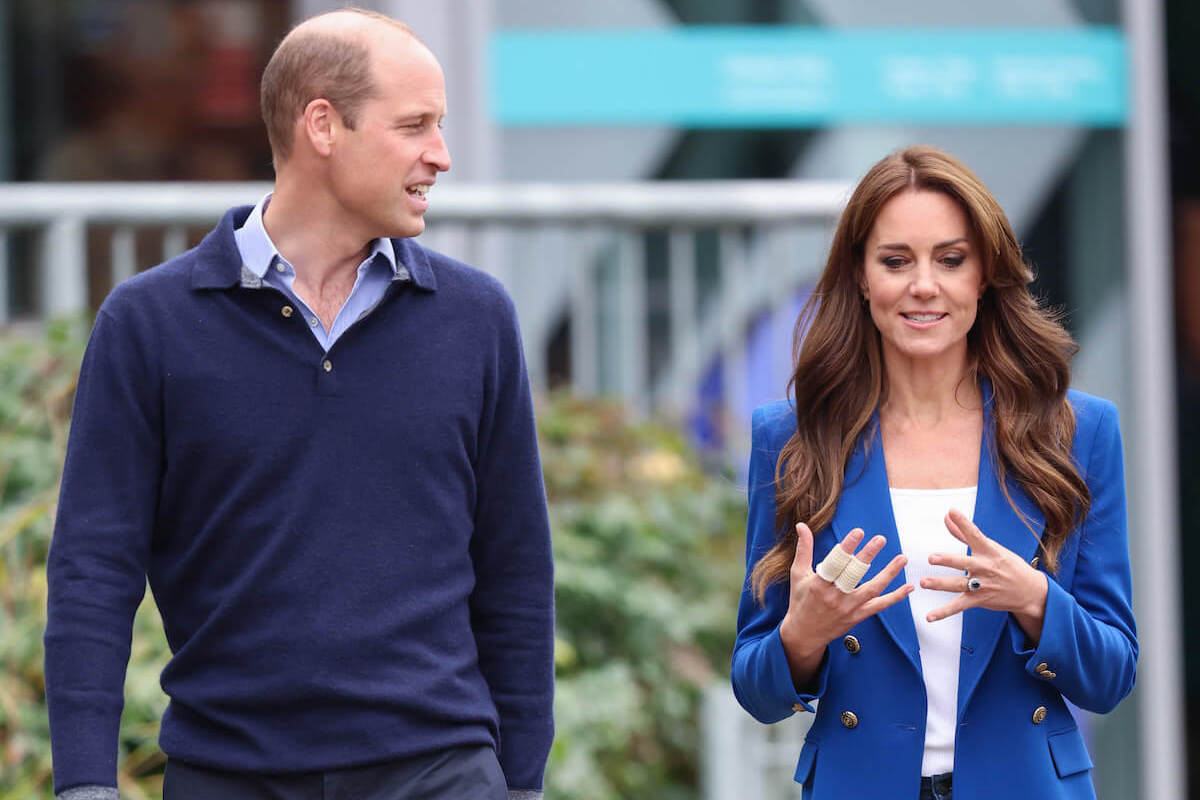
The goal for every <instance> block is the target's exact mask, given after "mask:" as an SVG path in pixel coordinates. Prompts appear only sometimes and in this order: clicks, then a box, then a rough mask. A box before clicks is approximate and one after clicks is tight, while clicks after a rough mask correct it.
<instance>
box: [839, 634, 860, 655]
mask: <svg viewBox="0 0 1200 800" xmlns="http://www.w3.org/2000/svg"><path fill="white" fill-rule="evenodd" d="M842 644H844V645H846V650H847V651H849V652H851V653H857V652H858V651H859V650H861V649H862V647H861V646H860V645H859V643H858V639H857V638H856V637H854V636H847V637H846V638H845V639H842Z"/></svg>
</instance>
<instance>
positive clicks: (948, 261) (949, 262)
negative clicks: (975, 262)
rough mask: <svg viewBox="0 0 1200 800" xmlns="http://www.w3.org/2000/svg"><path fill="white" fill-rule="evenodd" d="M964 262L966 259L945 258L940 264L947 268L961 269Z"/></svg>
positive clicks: (957, 257) (959, 257)
mask: <svg viewBox="0 0 1200 800" xmlns="http://www.w3.org/2000/svg"><path fill="white" fill-rule="evenodd" d="M964 261H966V259H965V258H963V257H962V256H946V257H945V258H943V259H942V263H943V264H945V265H946V266H947V267H961V266H962V265H963V262H964Z"/></svg>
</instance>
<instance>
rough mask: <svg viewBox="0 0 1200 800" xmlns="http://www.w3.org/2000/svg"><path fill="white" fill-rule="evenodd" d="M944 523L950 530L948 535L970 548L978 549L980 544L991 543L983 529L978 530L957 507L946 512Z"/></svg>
mask: <svg viewBox="0 0 1200 800" xmlns="http://www.w3.org/2000/svg"><path fill="white" fill-rule="evenodd" d="M945 523H946V530H948V531H950V535H951V536H953V537H954V538H955V539H958V540H959V541H960V542H963V543H964V544H966V545H967V546H968V547H970V548H971V549H972V550H978V549H979V548H980V547H981V546H983V547H986V546H987V545H989V544H991V541H992V540H991V539H989V538H988V537H987V536H985V535H984V533H983V531H981V530H979V528H978V527H976V525H975V523H974V522H972V521H971V520H970V518H969V517H967V515H966V514H964V513H962V512H961V511H959V510H958V509H957V508H952V509H950V511H949V513H947V514H946V519H945Z"/></svg>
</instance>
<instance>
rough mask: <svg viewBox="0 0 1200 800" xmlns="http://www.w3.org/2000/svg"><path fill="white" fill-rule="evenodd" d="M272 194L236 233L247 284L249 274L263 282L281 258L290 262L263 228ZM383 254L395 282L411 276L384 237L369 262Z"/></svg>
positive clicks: (374, 246)
mask: <svg viewBox="0 0 1200 800" xmlns="http://www.w3.org/2000/svg"><path fill="white" fill-rule="evenodd" d="M272 194H273V192H267V194H266V195H265V196H264V197H263V199H262V200H259V201H258V204H257V205H256V206H254V209H253V210H252V211H251V212H250V216H248V217H246V221H245V222H244V223H242V227H240V228H237V229H235V230H234V232H233V238H234V241H235V242H236V243H237V248H238V252H240V253H241V255H242V266H243V278H244V279H243V283H246V282H247V279H249V277H250V276H249V275H245V272H246V271H249V272H250V273H251V275H253V276H254V277H255V278H257V279H258V281H259V282H260V283H261V281H262V280H263V279H264V278H265V277H266V275H267V270H269V269H270V268H271V265H272V264H274V263H275V259H277V258H278V259H279V260H281V261H283V262H284V263H285V264H287V263H288V261H287V259H286V258H284V257H283V256H281V255H280V254H279V250H278V248H276V247H275V243H274V242H272V241H271V237H270V236H269V235H268V234H267V229H266V226H265V225H263V212H264V211H266V209H267V204H268V203H270V202H271V195H272ZM379 255H382V256H383V258H384V260H386V261H387V263H388V267H389V268H390V269H391V272H392V278H393V279H405V278H407V277H408V274H407V270H404V271H403V274H402V268H401V267H400V265H399V264H398V263H397V261H396V249H395V247H393V246H392V240H391V239H385V238H380V239H375V240H374V241H372V242H371V251H370V252H369V253H367V258H366V261H368V262H369V261H372V260H373V259H374V258H375V257H376V256H379ZM289 266H290V264H289Z"/></svg>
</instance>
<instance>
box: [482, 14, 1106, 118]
mask: <svg viewBox="0 0 1200 800" xmlns="http://www.w3.org/2000/svg"><path fill="white" fill-rule="evenodd" d="M491 59H492V63H491V77H492V81H493V85H492V102H493V109H492V110H493V113H494V115H495V118H496V120H497V121H498V122H499V123H500V124H501V125H505V126H558V125H675V126H681V127H700V128H703V127H766V128H770V127H810V126H822V125H830V124H853V123H885V124H896V123H936V124H980V125H985V124H986V125H1005V124H1019V125H1030V124H1044V125H1080V126H1091V127H1113V126H1119V125H1122V124H1123V123H1124V121H1125V117H1126V113H1127V107H1128V100H1127V86H1126V82H1127V76H1126V52H1125V39H1124V37H1123V35H1122V34H1121V32H1120V31H1119V30H1118V29H1115V28H1101V27H1081V28H1032V29H1026V30H1020V29H994V28H989V29H958V28H941V29H929V30H925V29H911V28H896V29H886V30H885V29H852V30H846V29H838V30H834V29H825V28H808V27H805V28H799V27H678V28H668V29H665V30H617V31H611V30H606V31H570V32H567V31H502V32H500V33H497V34H495V35H494V36H493V38H492V42H491Z"/></svg>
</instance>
